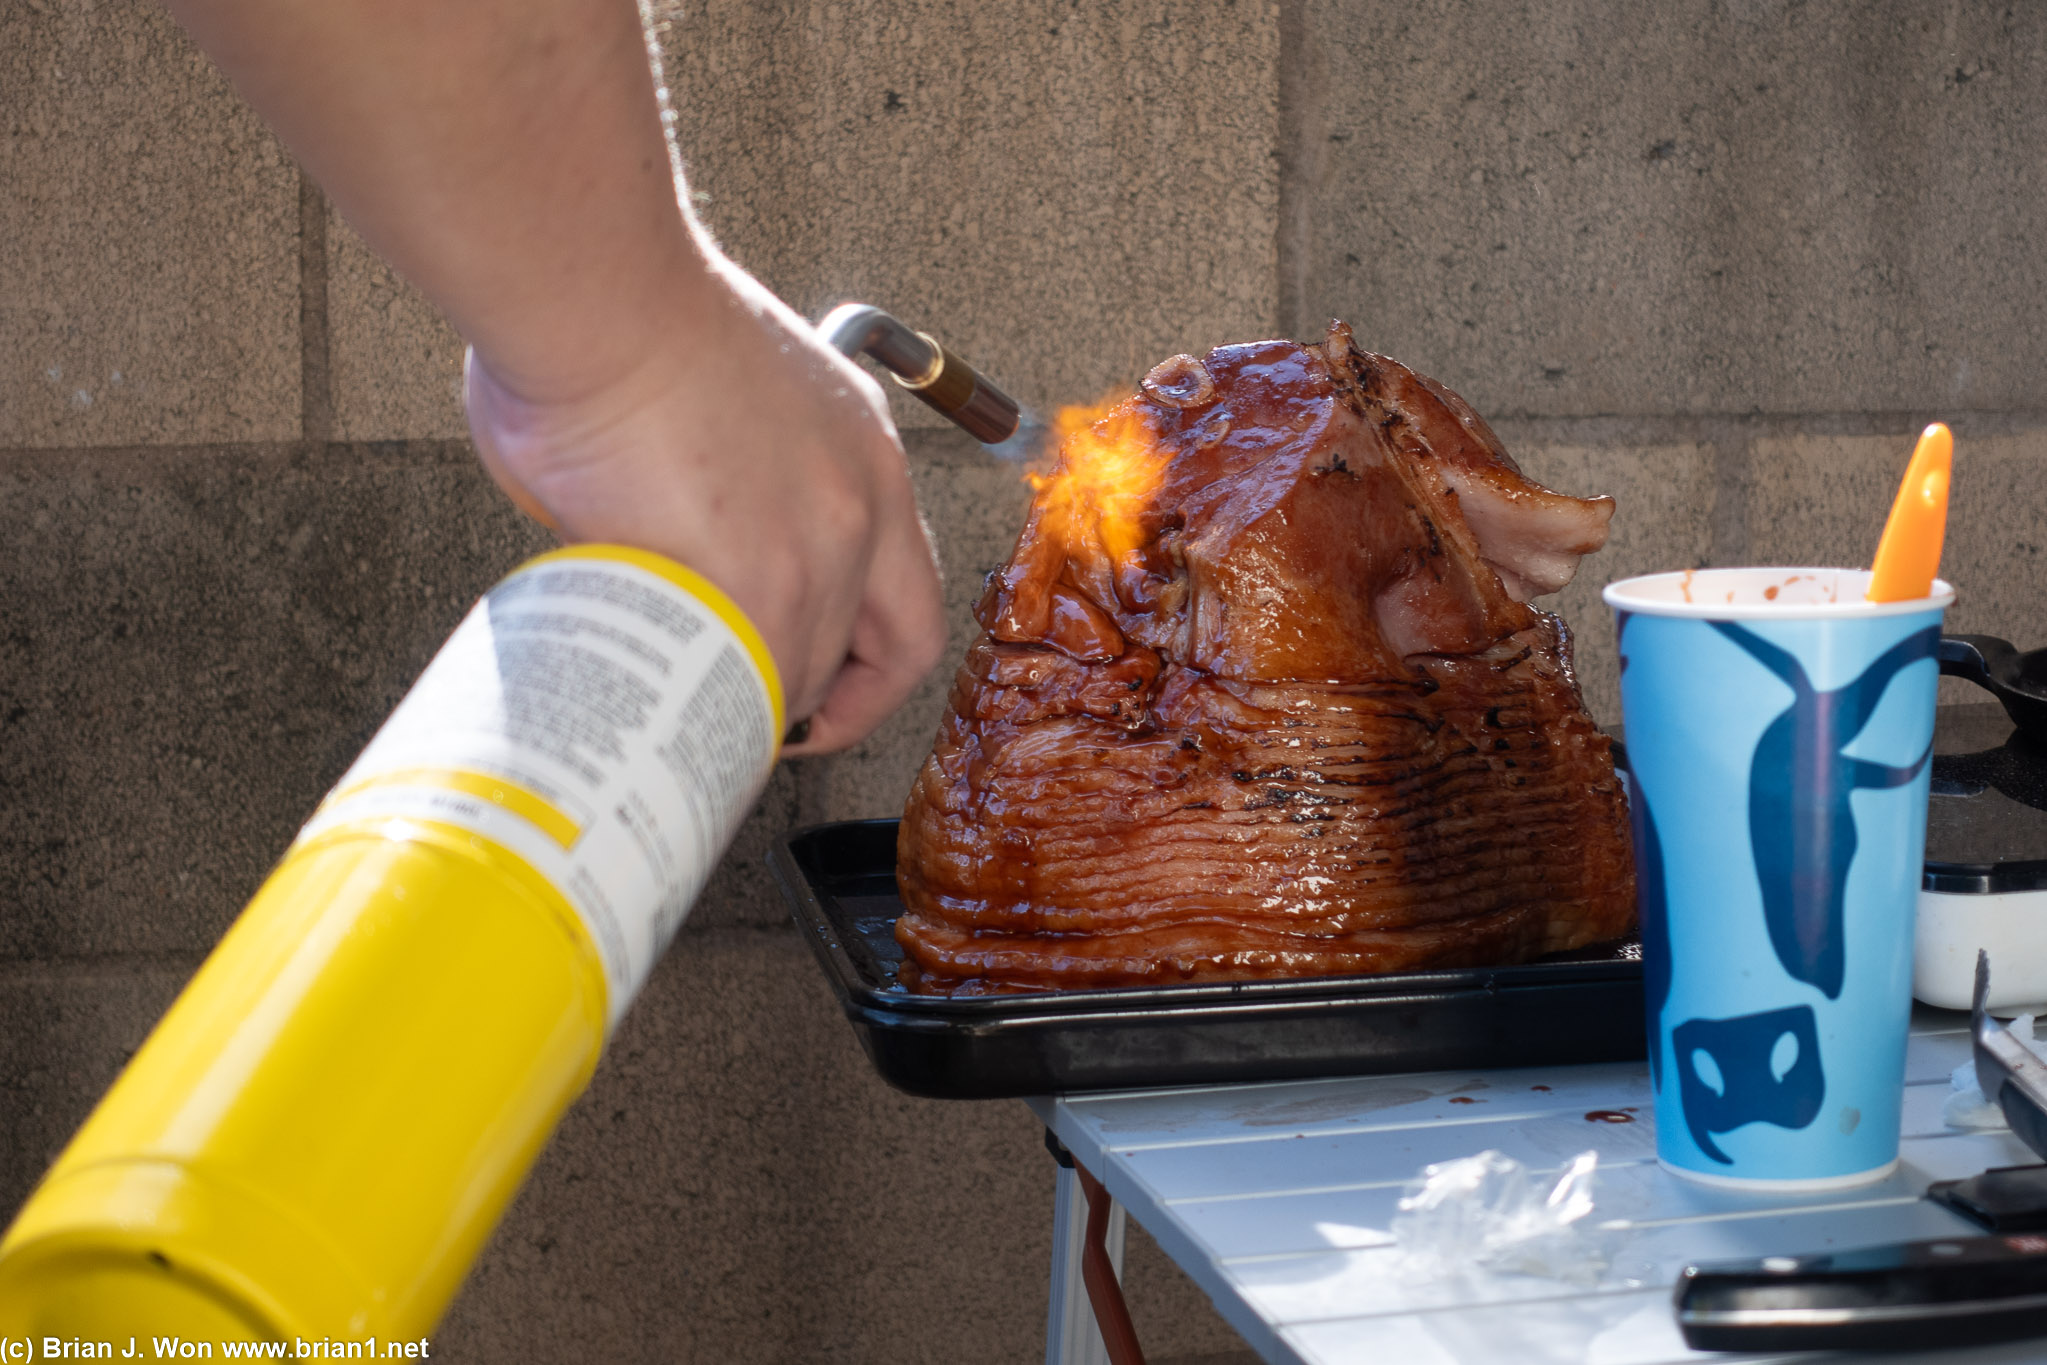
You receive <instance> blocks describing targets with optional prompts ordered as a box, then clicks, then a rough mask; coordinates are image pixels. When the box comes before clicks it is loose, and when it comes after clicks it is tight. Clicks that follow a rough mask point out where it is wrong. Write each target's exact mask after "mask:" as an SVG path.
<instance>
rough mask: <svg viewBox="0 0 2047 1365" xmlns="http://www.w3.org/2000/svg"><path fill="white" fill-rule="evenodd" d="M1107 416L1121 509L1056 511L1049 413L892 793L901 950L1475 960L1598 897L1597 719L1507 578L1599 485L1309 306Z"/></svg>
mask: <svg viewBox="0 0 2047 1365" xmlns="http://www.w3.org/2000/svg"><path fill="white" fill-rule="evenodd" d="M1107 421H1108V424H1109V425H1111V426H1116V427H1118V428H1119V429H1121V430H1122V431H1123V432H1125V433H1126V434H1127V435H1129V436H1130V438H1131V439H1134V440H1136V441H1138V442H1140V443H1141V444H1142V446H1143V447H1144V448H1145V450H1146V451H1147V452H1149V454H1150V456H1151V457H1152V458H1151V459H1150V460H1149V461H1147V462H1144V463H1146V467H1147V468H1148V470H1149V471H1150V474H1149V485H1148V486H1146V487H1144V488H1143V489H1142V490H1141V491H1139V492H1137V493H1131V492H1130V491H1129V490H1128V489H1125V490H1123V491H1122V492H1120V493H1119V494H1117V497H1118V499H1119V500H1120V501H1119V503H1118V505H1119V507H1122V508H1124V509H1125V510H1126V511H1127V512H1128V520H1129V523H1130V524H1128V525H1122V524H1120V523H1119V524H1118V525H1115V526H1110V525H1108V524H1107V518H1106V516H1104V517H1102V518H1098V519H1097V520H1093V521H1091V520H1089V519H1088V517H1086V516H1082V515H1076V513H1075V511H1074V506H1075V504H1074V501H1073V498H1072V496H1071V489H1070V487H1069V488H1067V489H1066V490H1065V492H1064V494H1063V495H1062V492H1061V486H1060V485H1059V483H1058V480H1059V478H1060V476H1061V473H1062V472H1064V473H1068V474H1070V473H1072V472H1073V471H1072V470H1071V469H1069V468H1067V466H1072V465H1073V464H1074V463H1075V461H1076V460H1077V458H1078V456H1077V455H1076V451H1075V447H1074V446H1073V444H1071V443H1069V445H1068V447H1067V454H1066V457H1065V462H1064V465H1063V466H1062V470H1061V471H1055V473H1054V477H1053V480H1051V481H1048V483H1047V484H1045V485H1044V486H1041V487H1040V490H1039V493H1038V496H1037V497H1036V499H1034V501H1033V505H1032V510H1031V514H1030V517H1029V519H1028V520H1027V522H1026V524H1025V526H1024V529H1023V532H1022V534H1021V535H1020V537H1019V538H1018V541H1017V545H1016V550H1015V552H1014V554H1013V555H1012V556H1011V558H1010V561H1009V563H1008V564H1007V565H1005V566H1004V567H1003V568H1002V569H1000V570H999V571H997V572H996V573H995V574H993V575H991V576H990V579H989V583H988V589H987V592H986V593H985V595H984V596H983V598H982V600H981V603H980V605H979V607H978V609H977V613H976V615H977V618H978V619H979V621H980V622H981V624H982V626H983V627H984V630H983V634H982V635H981V637H980V638H979V639H978V640H977V641H975V643H974V644H973V646H972V647H971V648H970V649H969V650H968V651H967V655H966V658H965V660H964V661H963V662H962V664H961V667H960V670H959V672H958V674H957V676H956V678H955V680H954V684H953V689H952V695H951V705H950V709H949V712H948V714H947V716H946V719H945V722H944V724H943V726H942V728H941V730H940V733H939V736H938V741H937V745H936V747H935V748H934V750H933V752H932V754H931V757H930V758H929V759H928V760H927V761H926V763H925V765H924V767H923V770H922V771H921V773H920V774H919V776H918V779H917V782H916V785H915V787H914V788H913V789H912V791H911V793H910V798H909V802H908V804H907V806H906V808H905V810H904V813H903V821H902V827H901V835H900V843H899V848H898V882H899V885H900V887H901V890H902V894H903V899H904V902H905V904H906V906H907V907H908V911H907V913H906V914H904V915H903V916H902V918H901V919H900V920H899V921H898V923H897V925H896V937H897V939H898V941H899V942H901V943H902V945H903V947H904V950H905V953H906V960H905V964H904V969H903V979H904V981H905V982H906V984H908V985H910V986H911V987H912V988H914V989H918V990H924V991H936V992H951V993H978V992H986V991H1013V990H1043V989H1058V988H1066V989H1072V988H1089V987H1108V986H1120V985H1133V984H1158V983H1164V982H1171V981H1188V980H1209V979H1228V978H1252V977H1282V976H1309V975H1323V974H1338V973H1357V972H1383V971H1392V970H1399V969H1411V968H1418V967H1430V966H1454V965H1480V964H1491V963H1504V962H1514V961H1522V960H1526V959H1528V958H1530V957H1534V956H1537V955H1540V954H1543V953H1547V952H1554V951H1561V950H1565V949H1570V948H1575V947H1580V946H1583V945H1585V944H1588V943H1595V942H1600V941H1604V940H1607V939H1612V938H1616V937H1619V936H1620V935H1622V934H1623V933H1625V932H1626V931H1627V930H1628V929H1629V927H1630V926H1631V925H1632V923H1633V918H1634V872H1633V865H1632V861H1631V858H1630V854H1629V847H1628V841H1627V835H1626V830H1625V821H1626V812H1625V808H1624V806H1623V804H1622V798H1621V794H1620V790H1619V787H1618V784H1617V782H1616V781H1615V778H1614V770H1613V761H1612V757H1611V754H1610V752H1609V745H1608V741H1607V739H1606V738H1605V736H1603V735H1601V734H1600V733H1599V732H1598V730H1597V729H1596V728H1595V727H1594V726H1593V724H1592V722H1591V720H1590V718H1589V717H1588V716H1587V715H1586V713H1585V709H1584V706H1583V703H1582V701H1581V699H1580V697H1579V694H1578V688H1577V684H1576V681H1575V680H1574V678H1573V677H1572V675H1571V667H1570V644H1569V639H1568V636H1567V634H1566V633H1565V632H1564V630H1563V628H1562V623H1561V622H1560V621H1558V620H1557V619H1556V618H1555V617H1552V616H1548V615H1546V614H1544V613H1542V612H1539V611H1536V610H1533V609H1532V608H1530V607H1529V606H1528V605H1527V604H1526V602H1527V598H1528V597H1530V596H1533V595H1536V594H1539V593H1542V592H1549V591H1554V590H1555V589H1556V588H1558V587H1561V586H1562V585H1563V583H1564V582H1566V581H1568V579H1569V578H1570V576H1571V572H1572V570H1573V569H1574V567H1575V565H1576V563H1577V559H1578V557H1579V556H1580V555H1582V554H1585V553H1588V552H1590V551H1592V550H1595V549H1597V548H1598V547H1599V546H1600V545H1601V544H1603V543H1604V541H1605V537H1606V526H1607V522H1608V520H1609V518H1610V517H1611V516H1612V512H1613V503H1612V501H1611V499H1605V498H1599V499H1589V500H1587V499H1577V498H1569V497H1564V496H1561V495H1559V494H1556V493H1553V492H1551V491H1550V490H1548V489H1546V488H1543V487H1541V486H1540V485H1538V484H1535V483H1533V482H1531V481H1530V480H1528V479H1526V478H1525V477H1523V476H1522V474H1521V473H1520V471H1519V469H1518V468H1517V467H1516V466H1515V464H1514V463H1513V461H1512V460H1511V459H1510V458H1508V456H1507V454H1506V451H1505V450H1504V449H1503V448H1502V447H1501V445H1500V442H1499V440H1498V438H1497V437H1496V436H1494V434H1493V433H1492V431H1491V430H1490V429H1489V428H1488V427H1487V426H1486V424H1485V422H1484V421H1483V420H1482V419H1480V418H1479V416H1478V415H1477V414H1476V413H1475V412H1473V411H1472V410H1471V409H1470V407H1469V406H1468V405H1466V404H1465V403H1464V401H1463V400H1462V399H1460V398H1458V397H1457V396H1456V395H1455V394H1454V393H1451V392H1450V391H1449V390H1447V389H1445V388H1443V387H1442V386H1441V385H1439V384H1437V383H1435V382H1434V381H1433V380H1429V379H1426V378H1424V377H1422V376H1420V375H1417V374H1415V373H1414V372H1413V371H1411V370H1408V369H1407V368H1406V367H1404V366H1402V365H1399V364H1398V363H1396V362H1394V361H1391V360H1388V359H1386V358H1385V357H1383V356H1376V355H1371V354H1368V353H1365V352H1362V351H1359V350H1357V349H1356V348H1355V347H1354V346H1353V345H1352V342H1351V336H1350V332H1349V329H1347V328H1345V327H1343V326H1342V325H1341V324H1332V326H1331V329H1330V334H1329V337H1328V339H1327V341H1325V342H1324V343H1322V344H1321V345H1317V346H1305V345H1300V344H1296V343H1294V342H1289V341H1267V342H1256V343H1251V344H1248V345H1241V346H1225V347H1220V348H1218V349H1216V350H1214V351H1211V352H1209V354H1208V355H1207V356H1206V357H1204V358H1202V359H1200V360H1196V359H1194V358H1193V357H1190V356H1176V357H1174V358H1172V359H1171V360H1169V361H1167V362H1164V363H1163V364H1161V365H1160V366H1159V367H1158V368H1157V369H1155V370H1154V371H1153V372H1152V374H1151V375H1150V376H1148V377H1147V379H1146V382H1145V384H1144V386H1143V388H1142V390H1141V392H1140V394H1139V395H1138V396H1136V397H1133V398H1131V399H1130V400H1128V401H1127V402H1126V403H1124V404H1123V405H1122V406H1121V407H1119V408H1118V409H1116V410H1115V412H1114V413H1112V414H1111V415H1110V417H1109V419H1107ZM1105 429H1108V428H1107V426H1105V427H1104V428H1097V433H1098V434H1099V433H1100V432H1101V431H1103V430H1105ZM1062 497H1063V501H1062ZM1121 515H1122V513H1120V512H1119V516H1121Z"/></svg>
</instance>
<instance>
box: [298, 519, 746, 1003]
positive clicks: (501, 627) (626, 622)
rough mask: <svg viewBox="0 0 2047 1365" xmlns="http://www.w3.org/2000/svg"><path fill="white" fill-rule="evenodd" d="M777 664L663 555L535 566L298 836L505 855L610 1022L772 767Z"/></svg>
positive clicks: (454, 641)
mask: <svg viewBox="0 0 2047 1365" xmlns="http://www.w3.org/2000/svg"><path fill="white" fill-rule="evenodd" d="M677 580H681V581H683V582H691V583H693V585H694V586H695V587H696V589H697V590H696V591H691V590H689V589H686V588H684V587H682V586H680V585H679V582H678V581H677ZM742 631H744V632H746V633H745V634H744V635H742ZM772 668H773V663H772V662H771V661H770V660H769V659H768V656H767V653H766V650H765V649H764V648H763V647H762V646H761V644H760V642H759V637H758V636H756V635H752V633H751V627H750V626H749V625H748V624H747V623H746V621H745V618H744V617H742V616H740V615H739V613H738V610H737V608H734V607H732V606H731V605H730V603H728V602H726V601H725V600H724V599H723V598H722V597H721V596H720V595H719V594H718V593H717V590H716V589H715V588H712V587H710V585H709V584H707V583H704V582H702V580H698V579H696V578H695V576H694V575H692V574H689V573H688V571H686V570H682V569H680V568H679V567H678V566H676V565H673V564H671V563H669V562H668V561H665V560H662V559H659V558H658V557H656V556H653V555H647V554H643V553H641V552H638V551H630V550H620V549H615V548H612V547H594V546H582V547H577V548H575V549H570V550H564V551H559V552H557V553H556V554H552V555H547V556H544V557H542V558H541V559H538V560H535V561H533V562H532V563H530V564H527V565H526V566H524V567H522V568H520V569H519V570H517V571H516V572H514V573H513V574H512V575H511V576H510V577H509V578H507V579H505V580H504V581H503V582H502V583H500V584H498V586H497V587H495V588H493V589H492V590H491V591H490V593H489V594H488V595H487V596H485V597H484V599H483V600H482V601H481V602H479V603H477V605H476V608H475V610H473V611H471V612H470V613H469V615H468V617H466V618H465V619H464V620H463V622H462V624H461V626H460V627H458V628H457V629H456V631H455V633H454V635H452V636H451V637H449V639H448V643H447V644H446V645H445V646H443V647H442V649H441V652H440V653H439V654H437V655H435V656H434V660H433V662H432V663H430V664H428V665H427V669H426V672H425V673H423V674H422V675H421V676H420V679H419V681H418V683H416V684H415V685H414V686H413V689H412V691H411V692H410V693H408V694H407V695H406V698H405V700H404V701H402V702H400V703H399V704H398V709H397V710H396V711H394V712H392V714H391V718H390V719H389V720H388V721H386V722H385V723H384V728H383V729H381V730H379V731H378V732H377V735H376V738H375V739H373V740H371V741H370V745H369V747H368V748H367V749H365V750H363V753H362V756H361V757H360V758H358V759H357V760H356V762H355V765H354V766H353V767H351V768H350V769H349V770H348V772H347V773H346V774H345V775H344V776H343V777H342V779H341V781H340V782H339V783H337V784H336V785H335V788H334V791H333V792H332V794H330V795H329V796H328V798H327V800H326V802H325V804H323V805H322V806H321V808H320V809H319V811H318V812H316V813H315V814H314V816H313V818H312V820H311V821H309V822H308V823H307V824H306V827H305V828H304V829H303V830H302V831H301V832H300V834H299V840H300V842H304V841H305V840H308V839H311V838H314V837H316V836H318V835H319V834H321V833H322V832H324V831H326V830H329V829H332V828H334V827H335V826H337V825H341V824H349V825H357V824H360V823H361V822H363V821H404V820H408V819H419V820H432V821H436V822H439V823H441V824H444V825H454V826H456V827H458V828H461V829H466V830H468V831H470V832H471V833H472V834H476V835H480V836H482V837H483V838H486V839H489V840H491V841H493V842H495V843H496V844H498V845H500V846H502V847H503V848H506V849H508V850H510V851H511V852H513V853H516V854H517V855H518V856H519V857H521V858H523V859H524V860H525V861H526V862H528V863H530V864H531V865H532V866H533V867H534V869H535V870H537V871H538V872H539V873H540V874H541V875H542V876H544V877H545V878H546V879H547V880H548V881H549V882H551V883H552V884H553V885H554V887H555V888H556V889H557V890H559V891H560V892H561V893H562V895H563V897H564V898H565V899H566V900H567V901H568V902H569V904H570V905H571V906H572V907H573V908H574V909H575V910H576V912H577V913H578V914H579V915H580V916H581V917H582V919H583V922H584V924H585V926H586V927H587V928H588V929H589V931H590V937H591V939H592V940H593V941H594V943H595V944H596V947H597V952H598V955H599V957H600V958H601V959H602V960H603V963H604V971H605V977H606V984H607V986H608V994H609V1006H610V1020H611V1022H612V1023H613V1024H616V1023H617V1022H618V1018H619V1016H620V1015H622V1014H623V1013H624V1012H625V1008H626V1006H627V1005H629V1004H630V1003H631V1002H632V999H633V996H634V995H635V994H637V993H638V991H639V989H640V987H641V985H642V984H644V983H645V981H646V979H647V973H648V972H649V971H651V970H652V969H653V965H654V962H655V960H656V959H657V958H659V957H660V955H661V953H662V951H663V950H664V949H666V948H667V946H668V943H669V941H670V940H671V939H672V938H674V936H675V931H676V930H677V929H678V928H679V927H680V926H681V924H682V920H683V917H684V916H685V915H686V914H688V913H689V907H690V904H691V903H692V902H693V901H694V900H695V899H696V896H697V893H698V892H699V891H701V890H702V889H703V885H704V879H705V878H706V877H708V876H709V875H710V872H711V869H712V867H713V866H714V865H715V864H716V863H717V860H718V857H719V855H720V854H721V853H723V852H724V849H725V845H726V843H727V842H728V841H729V840H730V839H731V837H732V835H733V832H734V831H735V830H736V829H737V828H738V826H739V822H740V820H741V818H742V817H743V816H744V815H745V814H746V811H747V808H748V807H750V806H751V805H752V804H753V801H754V798H755V797H756V796H758V795H759V794H760V789H761V786H762V784H763V783H765V782H766V780H767V776H768V771H769V769H770V768H772V767H773V765H774V761H775V751H776V746H777V740H778V735H779V730H778V724H779V716H778V714H777V713H778V711H779V710H780V704H779V703H780V699H779V697H778V696H777V695H776V694H775V692H774V691H773V688H774V686H775V684H774V682H773V680H772V679H771V678H770V677H769V676H768V670H770V669H772Z"/></svg>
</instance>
